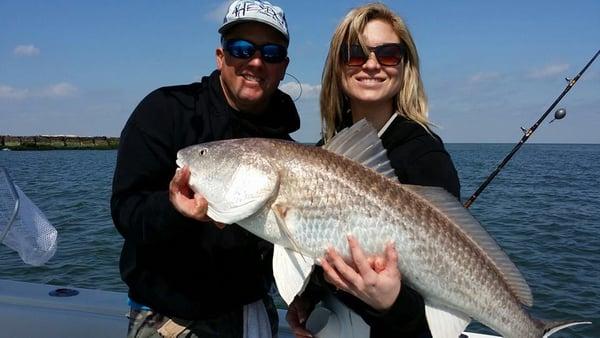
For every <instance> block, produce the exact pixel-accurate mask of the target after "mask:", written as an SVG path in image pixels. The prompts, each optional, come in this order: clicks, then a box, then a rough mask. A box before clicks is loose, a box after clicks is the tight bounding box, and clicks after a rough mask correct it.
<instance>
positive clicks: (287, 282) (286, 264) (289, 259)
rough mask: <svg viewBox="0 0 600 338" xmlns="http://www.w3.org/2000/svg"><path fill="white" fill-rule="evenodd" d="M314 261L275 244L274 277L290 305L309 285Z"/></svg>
mask: <svg viewBox="0 0 600 338" xmlns="http://www.w3.org/2000/svg"><path fill="white" fill-rule="evenodd" d="M313 267H314V260H313V259H312V258H310V257H305V256H303V255H301V254H299V253H297V252H295V251H292V250H290V249H287V248H284V247H282V246H281V245H278V244H275V248H274V250H273V276H274V277H275V283H276V284H277V290H278V291H279V295H281V298H283V300H284V301H285V302H286V303H287V304H288V305H289V304H290V303H291V302H292V301H293V300H294V297H296V295H297V294H299V293H301V292H302V291H304V288H305V287H306V285H307V284H308V280H309V277H310V273H311V272H312V269H313Z"/></svg>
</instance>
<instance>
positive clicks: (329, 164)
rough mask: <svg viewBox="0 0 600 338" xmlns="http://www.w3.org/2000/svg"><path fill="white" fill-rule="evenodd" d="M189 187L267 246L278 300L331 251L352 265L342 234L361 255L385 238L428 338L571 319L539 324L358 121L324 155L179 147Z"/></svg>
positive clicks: (277, 148)
mask: <svg viewBox="0 0 600 338" xmlns="http://www.w3.org/2000/svg"><path fill="white" fill-rule="evenodd" d="M177 164H178V165H179V166H180V167H184V166H189V168H190V171H191V176H190V182H189V183H190V186H191V188H192V189H193V190H194V191H195V192H198V193H200V194H202V195H203V196H204V197H205V198H206V199H207V200H208V204H209V207H208V215H209V216H210V217H211V218H212V219H214V220H215V221H218V222H222V223H226V224H233V223H236V224H238V225H240V226H242V227H244V228H245V229H247V230H248V231H250V232H252V233H254V234H256V235H257V236H260V237H262V238H264V239H266V240H268V241H270V242H272V243H274V244H275V253H274V258H273V270H274V275H275V278H276V282H277V286H278V288H279V291H280V294H281V295H282V297H283V298H284V300H285V301H286V302H288V303H289V302H290V301H291V300H292V299H293V297H294V296H295V295H296V293H298V292H300V291H301V290H302V288H303V286H304V283H305V280H306V278H307V276H308V275H309V273H310V270H311V267H312V265H313V263H314V259H316V258H319V257H322V256H323V254H324V252H325V250H326V249H327V248H328V247H329V246H333V247H334V248H335V249H336V250H337V251H338V252H341V253H342V254H343V255H345V256H348V255H349V251H348V244H347V241H346V238H347V235H348V234H353V235H354V236H355V237H356V238H357V239H358V241H359V243H360V245H361V247H362V248H363V249H364V250H365V252H366V253H367V254H381V253H382V252H383V251H384V247H385V245H386V243H387V242H388V241H389V240H393V241H394V242H395V245H396V250H397V251H398V255H399V257H400V260H399V263H398V264H399V269H400V271H401V273H402V276H403V281H404V282H406V283H407V284H408V285H410V286H411V287H412V288H414V289H415V290H417V291H418V292H419V293H420V294H421V295H422V296H423V298H424V300H425V304H426V316H427V320H428V323H429V327H430V330H431V332H432V334H433V337H434V338H440V337H453V338H456V337H458V336H459V334H460V333H461V332H462V331H463V330H464V328H465V327H466V326H467V324H468V323H469V322H470V320H471V319H476V320H478V321H479V322H481V323H483V324H484V325H487V326H488V327H490V328H492V329H493V330H495V331H497V332H498V333H500V334H502V335H504V336H506V337H515V338H527V337H535V338H539V337H545V336H548V335H550V334H552V333H554V332H556V331H558V330H560V329H562V328H564V327H567V326H570V325H574V324H575V322H566V321H563V322H549V323H546V322H542V321H540V320H537V319H534V318H532V317H531V316H530V315H529V314H528V313H527V311H526V310H525V309H524V307H523V305H526V306H531V305H532V302H533V300H532V295H531V291H530V289H529V286H528V285H527V283H526V282H525V280H524V279H523V277H522V275H521V273H520V272H519V271H518V270H517V268H516V267H515V265H514V264H513V263H512V262H511V261H510V259H509V258H508V256H506V254H504V252H503V251H502V250H501V249H500V247H499V246H498V245H497V244H496V243H495V242H494V240H493V239H492V238H491V237H490V236H489V235H488V234H487V233H486V231H485V230H484V229H483V228H482V227H481V225H480V224H479V223H478V222H477V221H476V220H475V219H474V218H473V217H472V216H471V214H470V213H469V212H468V211H467V209H465V208H464V207H463V206H462V205H461V204H460V203H459V201H458V200H457V199H456V198H455V197H454V196H452V195H451V194H449V193H447V192H446V191H445V190H444V189H441V188H433V187H422V186H411V185H404V184H400V183H398V181H397V180H396V179H395V178H394V177H395V176H394V174H393V170H392V168H391V167H390V165H389V162H388V160H387V156H386V152H385V150H384V149H383V147H382V146H381V142H380V141H379V138H378V137H377V134H376V133H375V131H374V130H373V128H372V127H371V126H370V125H369V124H368V123H367V122H365V121H361V122H359V123H357V124H355V125H354V126H353V127H351V128H349V129H346V130H344V131H342V132H341V133H339V134H338V135H337V136H336V137H335V138H334V139H333V140H332V141H331V142H330V143H329V144H328V145H326V146H325V147H324V148H319V147H311V146H304V145H301V144H297V143H293V142H286V141H280V140H269V139H258V138H247V139H235V140H225V141H217V142H210V143H205V144H199V145H195V146H191V147H187V148H185V149H182V150H180V151H179V152H178V154H177Z"/></svg>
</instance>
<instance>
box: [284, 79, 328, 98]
mask: <svg viewBox="0 0 600 338" xmlns="http://www.w3.org/2000/svg"><path fill="white" fill-rule="evenodd" d="M300 86H302V88H300ZM279 89H281V90H282V91H283V92H285V93H287V94H288V95H289V96H291V97H292V99H296V98H297V97H298V95H301V96H300V98H302V99H314V98H318V97H319V94H320V93H321V85H320V84H318V85H311V84H309V83H302V84H298V82H286V83H282V84H280V85H279ZM300 90H302V93H300Z"/></svg>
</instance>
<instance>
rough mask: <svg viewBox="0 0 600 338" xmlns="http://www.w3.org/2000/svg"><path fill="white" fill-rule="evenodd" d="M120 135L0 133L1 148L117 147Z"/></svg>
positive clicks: (77, 148)
mask: <svg viewBox="0 0 600 338" xmlns="http://www.w3.org/2000/svg"><path fill="white" fill-rule="evenodd" d="M118 146H119V138H118V137H107V136H76V135H37V136H11V135H0V149H1V150H90V149H94V150H98V149H117V147H118Z"/></svg>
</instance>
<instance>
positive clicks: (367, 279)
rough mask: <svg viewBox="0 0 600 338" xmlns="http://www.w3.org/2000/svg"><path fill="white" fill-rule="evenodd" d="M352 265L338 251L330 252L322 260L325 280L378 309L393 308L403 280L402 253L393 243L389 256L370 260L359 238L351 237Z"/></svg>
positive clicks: (386, 253) (329, 250) (331, 250)
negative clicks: (401, 270)
mask: <svg viewBox="0 0 600 338" xmlns="http://www.w3.org/2000/svg"><path fill="white" fill-rule="evenodd" d="M348 245H349V246H350V253H351V255H352V262H350V263H346V262H345V261H344V260H343V258H342V257H341V256H340V255H339V254H338V253H337V252H336V251H335V250H334V249H328V250H327V253H326V255H325V259H322V260H321V266H322V267H323V271H324V276H325V280H327V281H328V282H329V283H331V284H333V285H334V286H336V287H337V288H339V289H342V290H343V291H345V292H348V293H350V294H352V295H354V296H355V297H357V298H359V299H360V300H362V301H363V302H365V303H367V304H368V305H369V306H371V307H372V308H373V309H375V310H379V311H384V310H387V309H389V308H390V307H391V306H392V305H393V304H394V302H395V301H396V298H398V295H399V294H400V288H401V278H402V276H401V275H400V270H398V254H397V253H396V249H395V248H394V245H393V244H392V243H389V244H388V245H386V248H385V255H384V256H376V257H368V258H367V257H366V256H365V254H364V252H363V251H362V249H361V248H360V246H359V245H358V242H357V241H356V239H355V238H354V237H352V236H348Z"/></svg>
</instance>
